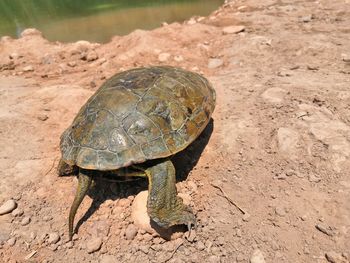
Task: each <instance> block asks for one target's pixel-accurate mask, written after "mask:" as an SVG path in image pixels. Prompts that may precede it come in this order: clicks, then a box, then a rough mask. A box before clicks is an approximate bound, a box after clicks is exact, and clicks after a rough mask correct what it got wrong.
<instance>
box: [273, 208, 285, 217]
mask: <svg viewBox="0 0 350 263" xmlns="http://www.w3.org/2000/svg"><path fill="white" fill-rule="evenodd" d="M275 213H276V215H278V216H281V217H283V216H285V215H286V214H287V212H286V210H285V209H284V208H283V207H280V206H278V207H276V208H275Z"/></svg>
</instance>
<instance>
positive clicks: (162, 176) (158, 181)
mask: <svg viewBox="0 0 350 263" xmlns="http://www.w3.org/2000/svg"><path fill="white" fill-rule="evenodd" d="M145 173H146V174H147V176H148V180H149V186H148V189H149V190H148V192H149V193H148V202H147V212H148V215H149V216H150V218H151V219H152V220H153V221H154V222H156V223H157V224H158V225H159V226H161V227H164V228H169V227H171V226H174V225H182V224H185V225H187V226H188V228H189V229H190V227H191V225H195V224H196V219H195V216H194V215H193V213H192V211H191V209H190V208H189V207H187V206H186V205H184V204H183V201H182V199H181V198H180V197H178V196H177V191H176V175H175V167H174V165H173V164H172V162H171V161H170V160H165V161H163V162H161V163H158V164H156V165H154V166H152V167H150V168H148V169H146V170H145Z"/></svg>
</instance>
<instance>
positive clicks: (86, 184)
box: [68, 171, 92, 240]
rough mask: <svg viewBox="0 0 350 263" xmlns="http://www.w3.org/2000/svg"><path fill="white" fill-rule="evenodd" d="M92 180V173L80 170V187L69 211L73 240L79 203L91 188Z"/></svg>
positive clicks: (70, 236)
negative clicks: (88, 173)
mask: <svg viewBox="0 0 350 263" xmlns="http://www.w3.org/2000/svg"><path fill="white" fill-rule="evenodd" d="M91 182H92V177H91V176H90V175H87V174H84V173H83V172H82V171H79V175H78V188H77V192H76V194H75V198H74V201H73V204H72V206H71V208H70V212H69V219H68V228H69V240H72V237H73V234H74V231H73V228H74V217H75V214H76V212H77V210H78V208H79V205H80V204H81V202H82V201H83V199H84V197H85V195H86V193H87V191H88V190H89V188H90V185H91Z"/></svg>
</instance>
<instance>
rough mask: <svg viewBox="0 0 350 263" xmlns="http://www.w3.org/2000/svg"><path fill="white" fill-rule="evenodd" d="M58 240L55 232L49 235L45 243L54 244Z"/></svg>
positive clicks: (58, 237) (58, 236)
mask: <svg viewBox="0 0 350 263" xmlns="http://www.w3.org/2000/svg"><path fill="white" fill-rule="evenodd" d="M59 240H60V235H59V234H57V233H56V232H53V233H50V234H49V238H48V239H47V242H48V243H49V244H56V243H57V242H58V241H59Z"/></svg>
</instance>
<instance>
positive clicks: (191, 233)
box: [185, 229, 197, 243]
mask: <svg viewBox="0 0 350 263" xmlns="http://www.w3.org/2000/svg"><path fill="white" fill-rule="evenodd" d="M196 237H197V233H196V230H194V229H192V230H191V231H188V232H187V233H186V235H185V238H186V239H187V240H188V242H191V243H192V242H193V241H195V239H196Z"/></svg>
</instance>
